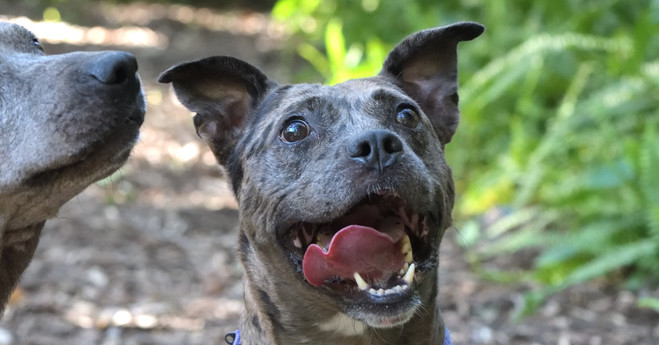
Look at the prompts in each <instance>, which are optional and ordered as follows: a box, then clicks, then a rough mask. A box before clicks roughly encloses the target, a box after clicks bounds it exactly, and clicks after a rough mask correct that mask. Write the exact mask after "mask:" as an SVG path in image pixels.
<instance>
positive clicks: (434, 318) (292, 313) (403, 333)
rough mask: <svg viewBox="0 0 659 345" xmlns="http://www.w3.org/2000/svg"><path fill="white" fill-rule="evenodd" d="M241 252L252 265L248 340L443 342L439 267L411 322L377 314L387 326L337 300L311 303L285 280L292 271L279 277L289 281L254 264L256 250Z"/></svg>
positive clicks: (263, 344) (278, 343)
mask: <svg viewBox="0 0 659 345" xmlns="http://www.w3.org/2000/svg"><path fill="white" fill-rule="evenodd" d="M241 236H244V235H241ZM244 240H246V237H245V239H243V241H244ZM242 248H245V247H242ZM241 257H242V260H243V264H245V267H246V269H245V275H246V276H245V279H244V299H245V311H244V312H243V314H242V317H241V322H240V333H241V343H242V344H243V345H294V344H317V345H325V344H327V345H330V344H332V345H334V344H345V345H384V344H419V345H441V344H443V341H444V323H443V320H442V317H441V314H440V312H439V309H438V307H437V300H436V299H437V292H436V291H437V271H436V269H433V270H431V271H429V272H427V273H428V276H427V279H426V280H424V282H423V283H422V284H420V285H419V286H418V288H419V289H420V290H419V293H420V294H421V296H422V301H423V305H422V306H420V307H418V308H416V310H415V312H414V314H413V315H412V316H411V318H409V320H408V321H407V322H405V323H402V324H400V325H398V326H390V327H384V326H386V325H384V324H382V323H381V322H382V320H384V318H383V317H377V318H378V319H379V322H380V326H382V327H372V326H370V325H368V324H367V323H366V322H363V321H360V320H357V319H355V318H353V317H351V316H349V315H348V314H346V313H343V312H341V311H338V310H337V309H336V306H335V305H333V304H330V303H327V302H322V303H321V302H319V303H308V302H310V300H312V299H313V297H308V296H307V297H302V296H301V295H302V294H300V293H299V291H298V292H296V291H294V290H295V289H294V288H292V287H291V285H290V284H286V283H283V281H286V280H287V279H289V278H291V277H289V276H287V274H283V276H281V277H278V278H281V279H282V280H283V281H277V282H276V281H273V280H272V278H270V277H273V276H275V275H277V276H279V274H278V273H281V272H276V273H273V272H270V273H269V274H268V273H267V272H269V271H271V270H269V269H268V268H267V267H264V266H263V265H259V266H257V265H253V263H254V262H252V264H250V262H249V261H250V258H252V259H255V256H254V253H253V252H252V253H251V254H248V255H245V253H244V252H243V253H241ZM259 278H261V279H259ZM288 281H292V279H290V280H288ZM291 284H292V283H291ZM319 296H320V295H319ZM319 299H320V297H319ZM311 302H313V301H311ZM361 317H362V318H363V317H364V315H362V316H361ZM373 317H375V316H373Z"/></svg>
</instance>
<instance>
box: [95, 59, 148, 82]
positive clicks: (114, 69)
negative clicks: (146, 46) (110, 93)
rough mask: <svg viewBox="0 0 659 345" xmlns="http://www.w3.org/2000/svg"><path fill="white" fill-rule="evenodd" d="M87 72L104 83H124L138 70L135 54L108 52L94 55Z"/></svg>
mask: <svg viewBox="0 0 659 345" xmlns="http://www.w3.org/2000/svg"><path fill="white" fill-rule="evenodd" d="M87 72H89V74H90V75H92V76H93V77H94V78H96V79H97V80H98V81H100V82H101V83H103V84H108V85H116V84H122V83H124V82H125V81H126V80H128V79H130V78H134V76H135V73H136V72H137V60H136V59H135V56H133V54H130V53H126V52H107V53H103V54H100V55H98V56H96V57H94V58H93V59H92V60H91V61H90V62H89V63H88V65H87Z"/></svg>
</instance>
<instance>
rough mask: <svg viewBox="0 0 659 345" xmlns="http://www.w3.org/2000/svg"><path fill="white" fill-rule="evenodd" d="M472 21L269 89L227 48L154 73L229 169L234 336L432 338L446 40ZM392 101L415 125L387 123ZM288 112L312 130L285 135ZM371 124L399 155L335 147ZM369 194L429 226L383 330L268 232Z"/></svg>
mask: <svg viewBox="0 0 659 345" xmlns="http://www.w3.org/2000/svg"><path fill="white" fill-rule="evenodd" d="M482 31H483V28H482V26H480V25H478V24H475V23H458V24H455V25H452V26H447V27H442V28H436V29H431V30H426V31H422V32H419V33H417V34H414V35H412V36H410V37H408V38H407V39H406V40H404V41H403V42H401V43H400V44H399V45H398V46H397V47H396V48H394V50H392V52H391V53H390V54H389V56H388V57H387V59H386V61H385V62H384V65H383V69H382V72H381V73H380V74H379V75H378V76H375V77H372V78H366V79H358V80H349V81H347V82H344V83H342V84H338V85H335V86H323V85H316V84H311V85H310V84H296V85H286V86H279V85H277V84H276V83H275V82H273V81H271V80H269V79H268V78H267V77H266V76H265V75H264V74H263V73H262V72H260V71H259V70H258V69H256V68H255V67H253V66H251V65H249V64H247V63H245V62H243V61H240V60H237V59H233V58H229V57H211V58H206V59H202V60H198V61H194V62H188V63H183V64H180V65H178V66H174V67H172V68H171V69H169V70H168V71H165V72H164V73H163V74H162V75H161V77H160V81H161V82H172V83H173V86H174V90H175V91H176V94H177V96H178V97H179V99H180V100H181V101H182V103H183V104H184V105H185V106H187V107H188V108H189V109H190V110H192V111H194V112H196V113H197V114H196V116H195V126H196V128H197V132H198V134H199V135H200V136H201V137H202V138H203V139H204V140H205V141H206V142H207V143H208V145H209V146H210V148H211V150H212V151H213V153H214V154H215V156H216V157H217V159H218V161H219V162H220V163H221V164H222V165H224V166H225V167H226V168H227V170H228V173H229V176H230V179H231V183H232V186H233V189H234V192H235V195H236V197H237V199H238V202H239V205H240V235H239V253H240V258H241V261H242V263H243V266H244V268H245V279H244V299H245V312H244V313H243V315H242V318H241V322H240V331H241V335H242V341H243V344H245V345H255V344H280V345H284V344H286V345H289V344H348V345H352V344H354V345H357V344H359V345H362V344H372V345H376V344H442V342H443V338H444V324H443V320H442V317H441V314H440V311H439V308H438V307H437V284H438V279H437V265H438V256H437V251H438V250H439V245H440V242H441V238H442V235H443V233H444V231H445V229H447V228H448V227H449V226H450V225H451V210H452V208H453V201H454V188H453V179H452V177H451V170H450V168H449V167H448V165H447V164H446V161H445V159H444V145H445V144H446V143H448V142H449V141H450V140H451V137H452V135H453V134H454V132H455V130H456V127H457V124H458V120H459V112H458V108H457V102H458V97H457V63H456V61H457V54H456V47H457V44H458V42H459V41H464V40H471V39H473V38H475V37H477V36H479V35H480V34H481V33H482ZM401 104H410V105H413V106H414V107H416V108H417V109H420V110H419V112H420V116H421V125H420V126H419V127H418V128H416V129H411V128H404V126H401V125H400V124H399V123H397V122H396V121H395V116H396V113H397V107H399V106H400V105H401ZM295 117H300V118H304V119H305V120H306V121H307V122H308V123H309V125H310V127H311V128H312V132H311V134H310V136H309V137H307V138H306V139H304V140H301V141H299V142H296V143H294V144H289V143H284V142H282V141H281V140H280V138H279V135H280V134H279V133H280V131H281V129H282V127H283V125H284V123H285V121H287V120H289V119H291V118H295ZM376 129H377V130H385V131H388V132H390V133H394V134H395V136H397V137H398V138H400V139H401V141H402V143H403V154H402V155H401V156H400V157H398V159H397V161H396V163H395V164H392V165H391V166H387V167H386V168H382V167H380V168H379V169H367V168H365V167H364V165H363V164H360V163H359V162H356V161H355V160H354V159H351V157H349V155H348V154H347V148H346V145H349V144H348V143H349V142H350V141H351V139H353V138H355V137H356V136H358V135H360V134H361V133H364V132H365V131H371V130H376ZM380 191H388V192H393V193H396V194H398V195H400V196H401V198H402V199H404V200H406V202H407V203H408V205H409V206H410V207H412V208H413V209H415V210H418V211H419V213H423V214H427V215H428V219H427V221H428V223H429V225H430V229H432V230H431V233H430V234H429V235H428V241H431V243H432V255H431V260H429V261H428V262H424V263H422V265H421V267H420V268H419V270H420V271H422V272H423V274H422V275H421V278H420V279H419V280H418V281H415V289H416V295H415V298H412V299H411V300H410V301H409V302H408V303H407V304H406V305H405V308H411V309H412V310H415V313H414V315H413V316H412V317H411V318H410V319H408V320H406V322H404V323H403V324H400V325H397V326H395V327H389V328H381V327H379V328H375V327H372V326H369V325H371V324H377V322H378V320H379V319H378V318H379V317H380V316H379V314H378V313H379V312H375V311H373V310H371V309H370V308H369V305H352V304H350V303H348V302H345V301H342V300H341V299H340V298H337V297H336V296H331V294H328V293H325V291H324V290H323V289H322V288H317V287H313V286H311V285H310V284H308V283H307V282H306V281H305V279H304V277H303V275H302V274H301V272H300V269H301V263H300V262H296V260H297V259H294V258H291V256H290V255H289V253H288V252H287V251H286V250H285V248H284V247H283V246H282V245H281V243H283V241H285V240H286V238H285V233H284V232H282V231H280V230H281V229H278V226H279V225H281V224H286V222H287V221H290V220H292V219H295V220H304V221H310V222H315V223H322V222H327V221H329V220H331V219H334V218H336V217H339V216H340V215H342V214H344V213H345V212H346V211H347V210H348V208H349V207H351V205H354V204H355V203H356V202H358V201H359V200H361V199H362V198H364V197H365V196H367V195H369V194H370V193H375V192H380ZM298 261H299V260H298Z"/></svg>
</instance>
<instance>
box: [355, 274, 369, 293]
mask: <svg viewBox="0 0 659 345" xmlns="http://www.w3.org/2000/svg"><path fill="white" fill-rule="evenodd" d="M353 276H354V277H355V282H357V287H358V288H359V290H362V291H364V290H368V284H367V283H366V281H365V280H364V278H362V276H361V275H360V274H359V272H355V274H354V275H353Z"/></svg>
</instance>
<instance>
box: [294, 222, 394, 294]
mask: <svg viewBox="0 0 659 345" xmlns="http://www.w3.org/2000/svg"><path fill="white" fill-rule="evenodd" d="M404 260H405V258H404V256H403V254H402V253H401V252H400V248H399V245H398V244H397V241H394V240H393V239H392V238H391V237H390V236H389V235H387V234H385V233H382V232H379V231H377V230H375V229H373V228H370V227H366V226H361V225H349V226H346V227H345V228H343V229H341V230H339V232H337V233H336V234H335V235H334V237H332V241H331V242H330V246H329V250H328V251H327V253H325V252H324V251H323V249H322V248H321V247H320V246H318V245H316V244H312V245H310V246H309V248H307V251H306V253H304V260H303V261H302V270H303V271H304V277H305V278H306V279H307V281H308V282H309V283H310V284H311V285H314V286H321V285H323V284H324V283H325V282H326V281H327V280H329V279H332V278H334V277H340V278H344V279H349V280H354V278H353V275H354V273H355V272H359V274H360V275H361V276H362V277H363V278H365V279H366V280H367V281H374V280H378V279H380V278H383V277H385V278H388V277H390V276H391V275H393V273H394V272H398V271H399V270H400V269H401V267H403V264H404Z"/></svg>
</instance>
